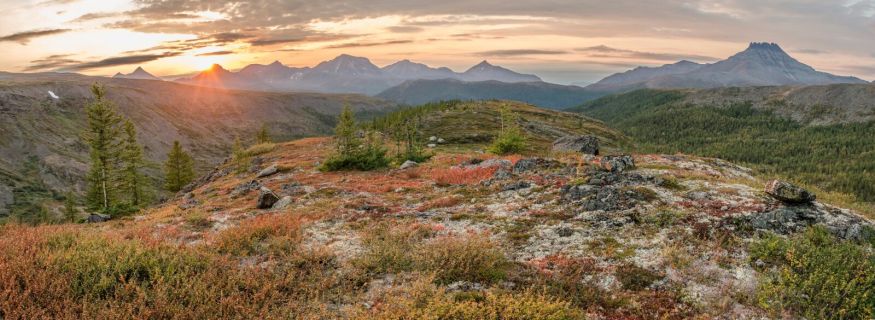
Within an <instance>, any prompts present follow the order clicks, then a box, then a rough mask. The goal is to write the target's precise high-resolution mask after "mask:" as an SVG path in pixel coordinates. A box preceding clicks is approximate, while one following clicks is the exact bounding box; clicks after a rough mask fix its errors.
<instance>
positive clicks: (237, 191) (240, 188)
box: [230, 180, 261, 199]
mask: <svg viewBox="0 0 875 320" xmlns="http://www.w3.org/2000/svg"><path fill="white" fill-rule="evenodd" d="M259 188H261V183H258V181H257V180H252V181H249V182H246V183H241V184H239V185H237V186H236V187H234V189H233V190H231V193H230V196H231V198H232V199H234V198H239V197H240V196H243V195H246V194H248V193H249V192H250V191H253V190H258V189H259Z"/></svg>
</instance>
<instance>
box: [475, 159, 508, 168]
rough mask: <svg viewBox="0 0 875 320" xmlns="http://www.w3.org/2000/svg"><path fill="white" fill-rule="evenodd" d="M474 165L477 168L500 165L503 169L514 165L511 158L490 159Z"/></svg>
mask: <svg viewBox="0 0 875 320" xmlns="http://www.w3.org/2000/svg"><path fill="white" fill-rule="evenodd" d="M474 167H477V168H492V167H498V168H500V169H502V168H503V169H510V168H511V167H513V162H510V160H505V159H489V160H484V161H481V162H479V163H477V164H476V165H474Z"/></svg>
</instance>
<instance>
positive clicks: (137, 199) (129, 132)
mask: <svg viewBox="0 0 875 320" xmlns="http://www.w3.org/2000/svg"><path fill="white" fill-rule="evenodd" d="M119 158H120V162H121V174H120V180H119V190H120V191H121V192H123V193H124V194H125V195H126V196H127V198H128V199H127V200H128V204H130V205H131V207H133V208H137V207H139V206H140V205H142V204H143V203H144V202H145V197H146V185H147V184H148V181H147V180H146V175H145V174H143V169H144V168H146V161H145V160H144V159H143V148H142V147H141V146H140V144H139V143H138V142H137V129H136V128H134V124H133V123H131V122H130V121H127V120H126V121H125V124H124V139H123V140H122V149H121V153H120V156H119Z"/></svg>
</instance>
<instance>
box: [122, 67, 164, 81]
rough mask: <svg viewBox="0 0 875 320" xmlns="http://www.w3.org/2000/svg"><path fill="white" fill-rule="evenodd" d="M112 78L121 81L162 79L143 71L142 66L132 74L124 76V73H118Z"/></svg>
mask: <svg viewBox="0 0 875 320" xmlns="http://www.w3.org/2000/svg"><path fill="white" fill-rule="evenodd" d="M112 77H113V78H120V79H141V80H161V79H160V78H158V77H156V76H154V75H152V74H151V73H149V72H148V71H146V70H145V69H143V67H140V66H138V67H137V68H136V69H134V71H133V72H131V73H128V74H124V73H121V72H118V73H116V74H115V75H114V76H112Z"/></svg>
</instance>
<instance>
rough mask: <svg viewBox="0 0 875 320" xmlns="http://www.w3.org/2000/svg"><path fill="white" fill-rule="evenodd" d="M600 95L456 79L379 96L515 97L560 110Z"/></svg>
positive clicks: (416, 100) (413, 84) (410, 101)
mask: <svg viewBox="0 0 875 320" xmlns="http://www.w3.org/2000/svg"><path fill="white" fill-rule="evenodd" d="M602 95H604V94H603V93H601V92H597V91H592V90H589V89H584V88H581V87H578V86H563V85H558V84H552V83H547V82H541V81H537V82H517V83H507V82H500V81H495V80H490V81H470V82H469V81H461V80H456V79H438V80H411V81H407V82H404V83H402V84H400V85H398V86H395V87H392V88H389V89H387V90H386V91H383V92H381V93H380V94H378V95H377V97H379V98H383V99H387V100H391V101H395V102H398V103H403V104H407V105H419V104H423V103H428V102H437V101H446V100H489V99H502V100H515V101H521V102H525V103H530V104H533V105H537V106H540V107H542V108H550V109H563V108H568V107H571V106H576V105H579V104H581V103H583V102H585V101H589V100H592V99H595V98H598V97H601V96H602Z"/></svg>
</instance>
